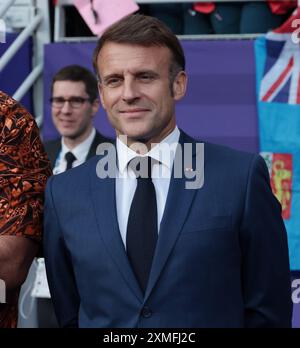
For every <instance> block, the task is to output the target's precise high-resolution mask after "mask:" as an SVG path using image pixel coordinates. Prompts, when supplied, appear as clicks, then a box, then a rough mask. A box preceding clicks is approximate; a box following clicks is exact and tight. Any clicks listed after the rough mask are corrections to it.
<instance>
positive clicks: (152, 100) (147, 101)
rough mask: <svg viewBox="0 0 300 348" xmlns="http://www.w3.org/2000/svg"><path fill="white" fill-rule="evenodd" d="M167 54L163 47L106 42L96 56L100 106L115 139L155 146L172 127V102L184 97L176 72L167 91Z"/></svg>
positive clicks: (180, 76)
mask: <svg viewBox="0 0 300 348" xmlns="http://www.w3.org/2000/svg"><path fill="white" fill-rule="evenodd" d="M170 64H171V52H170V50H169V49H168V48H167V47H157V46H152V47H143V46H138V45H131V44H118V43H113V42H109V43H107V44H105V45H104V46H103V48H102V49H101V51H100V54H99V56H98V61H97V66H98V72H99V76H100V80H101V83H100V84H99V92H100V97H101V102H102V105H103V107H104V109H105V110H106V112H107V115H108V118H109V120H110V122H111V124H112V126H113V127H114V128H115V129H116V133H117V135H122V134H124V135H127V136H128V143H129V145H130V143H132V142H134V141H143V142H146V143H156V142H159V141H160V140H162V139H163V138H164V137H165V136H166V135H168V134H169V133H170V132H171V131H172V130H173V129H174V127H175V122H176V121H175V101H176V100H179V99H181V98H182V97H183V96H184V94H185V88H186V75H185V73H184V72H180V73H179V74H178V75H177V77H176V78H175V81H174V83H173V84H172V89H173V93H171V90H170V76H169V70H170Z"/></svg>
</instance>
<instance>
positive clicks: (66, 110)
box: [60, 100, 72, 114]
mask: <svg viewBox="0 0 300 348" xmlns="http://www.w3.org/2000/svg"><path fill="white" fill-rule="evenodd" d="M60 111H61V112H63V113H65V114H69V113H70V112H71V111H72V107H71V104H70V102H69V101H68V100H65V102H64V104H63V106H62V108H61V109H60Z"/></svg>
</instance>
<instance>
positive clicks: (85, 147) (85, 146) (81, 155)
mask: <svg viewBox="0 0 300 348" xmlns="http://www.w3.org/2000/svg"><path fill="white" fill-rule="evenodd" d="M95 135H96V129H95V128H93V129H92V131H91V133H90V135H89V136H88V137H87V138H86V139H85V140H84V141H83V142H82V143H80V144H78V145H77V146H75V147H74V148H73V149H72V150H70V149H69V148H68V147H67V145H66V144H65V142H64V138H63V137H62V138H61V150H62V155H63V158H64V157H65V154H66V153H67V152H69V151H71V152H72V153H73V155H74V156H75V157H76V159H77V160H79V161H81V160H85V158H86V155H87V153H88V151H89V149H90V147H91V145H92V142H93V140H94V138H95Z"/></svg>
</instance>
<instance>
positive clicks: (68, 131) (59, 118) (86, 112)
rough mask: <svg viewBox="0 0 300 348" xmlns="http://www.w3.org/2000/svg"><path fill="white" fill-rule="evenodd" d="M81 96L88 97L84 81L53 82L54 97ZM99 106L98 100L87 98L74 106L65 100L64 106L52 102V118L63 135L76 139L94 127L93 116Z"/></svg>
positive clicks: (68, 97)
mask: <svg viewBox="0 0 300 348" xmlns="http://www.w3.org/2000/svg"><path fill="white" fill-rule="evenodd" d="M74 97H80V98H82V99H88V98H89V95H88V94H87V92H86V89H85V85H84V83H83V82H82V81H78V82H75V81H68V80H66V81H55V82H54V84H53V92H52V98H64V99H68V100H69V99H70V98H74ZM98 107H99V103H98V101H95V102H91V101H90V100H85V101H84V102H83V103H82V104H81V105H79V107H78V105H76V107H72V106H71V104H70V103H69V102H65V103H64V104H63V105H62V107H56V106H55V104H54V103H53V104H52V119H53V123H54V125H55V127H56V128H57V130H58V132H59V133H60V135H61V136H64V137H66V138H71V139H76V138H78V137H80V136H82V135H83V134H85V133H87V132H89V131H90V130H91V128H92V120H93V116H94V115H95V113H96V112H97V110H98Z"/></svg>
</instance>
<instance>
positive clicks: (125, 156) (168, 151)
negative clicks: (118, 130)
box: [116, 126, 180, 174]
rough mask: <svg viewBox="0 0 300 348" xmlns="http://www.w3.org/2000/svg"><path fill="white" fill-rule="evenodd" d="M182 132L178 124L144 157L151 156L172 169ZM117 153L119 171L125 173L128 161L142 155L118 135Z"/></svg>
mask: <svg viewBox="0 0 300 348" xmlns="http://www.w3.org/2000/svg"><path fill="white" fill-rule="evenodd" d="M179 137H180V132H179V129H178V127H177V126H176V127H175V128H174V130H173V131H172V132H171V133H170V134H169V135H168V136H166V137H165V138H164V139H163V140H162V141H161V142H160V143H158V144H157V145H155V146H154V147H153V148H152V149H151V150H150V151H149V152H148V153H146V154H145V155H143V156H142V157H146V156H150V157H152V158H154V159H156V160H157V161H159V162H160V163H162V164H163V165H165V166H166V167H167V168H168V169H169V170H171V168H172V166H173V162H174V158H175V151H176V148H177V145H178V142H179ZM116 145H117V155H118V168H119V171H120V172H121V173H122V174H124V171H125V170H126V169H127V165H128V163H129V162H130V161H131V160H132V159H133V158H134V157H137V156H141V155H140V154H138V153H136V152H135V151H133V150H132V149H130V148H129V147H128V146H127V145H126V144H124V143H123V142H122V141H121V140H120V139H119V138H118V137H117V140H116Z"/></svg>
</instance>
